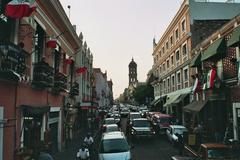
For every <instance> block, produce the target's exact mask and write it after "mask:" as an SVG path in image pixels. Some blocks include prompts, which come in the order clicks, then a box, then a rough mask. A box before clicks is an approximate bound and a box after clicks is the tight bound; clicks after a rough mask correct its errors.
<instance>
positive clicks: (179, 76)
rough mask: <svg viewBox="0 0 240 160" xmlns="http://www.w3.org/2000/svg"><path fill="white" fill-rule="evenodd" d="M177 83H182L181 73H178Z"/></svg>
mask: <svg viewBox="0 0 240 160" xmlns="http://www.w3.org/2000/svg"><path fill="white" fill-rule="evenodd" d="M177 83H181V73H180V72H178V73H177Z"/></svg>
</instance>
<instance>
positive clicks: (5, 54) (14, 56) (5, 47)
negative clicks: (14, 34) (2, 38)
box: [0, 42, 28, 81]
mask: <svg viewBox="0 0 240 160" xmlns="http://www.w3.org/2000/svg"><path fill="white" fill-rule="evenodd" d="M27 55H28V54H27V52H26V51H24V50H23V49H22V48H21V47H20V46H18V45H15V44H14V43H11V42H0V75H1V76H0V78H1V79H5V80H10V81H18V80H19V78H20V76H22V75H24V74H25V70H26V62H25V60H26V58H27Z"/></svg>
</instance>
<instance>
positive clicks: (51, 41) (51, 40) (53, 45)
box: [47, 39, 57, 48]
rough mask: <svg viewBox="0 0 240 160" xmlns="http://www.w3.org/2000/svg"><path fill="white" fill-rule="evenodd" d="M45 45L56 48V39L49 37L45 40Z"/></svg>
mask: <svg viewBox="0 0 240 160" xmlns="http://www.w3.org/2000/svg"><path fill="white" fill-rule="evenodd" d="M47 47H48V48H56V47H57V40H56V39H50V40H48V41H47Z"/></svg>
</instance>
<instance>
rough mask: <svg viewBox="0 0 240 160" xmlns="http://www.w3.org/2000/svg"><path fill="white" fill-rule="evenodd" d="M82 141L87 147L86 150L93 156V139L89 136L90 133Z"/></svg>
mask: <svg viewBox="0 0 240 160" xmlns="http://www.w3.org/2000/svg"><path fill="white" fill-rule="evenodd" d="M83 141H84V143H85V144H86V145H87V148H88V150H89V152H90V153H91V155H92V154H93V143H94V140H93V137H92V136H91V133H88V134H87V136H86V137H85V138H84V140H83Z"/></svg>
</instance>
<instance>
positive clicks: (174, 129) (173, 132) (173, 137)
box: [166, 125, 188, 145]
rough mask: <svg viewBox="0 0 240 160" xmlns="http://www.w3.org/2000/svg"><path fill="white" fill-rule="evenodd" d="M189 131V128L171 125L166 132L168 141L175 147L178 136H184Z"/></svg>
mask: <svg viewBox="0 0 240 160" xmlns="http://www.w3.org/2000/svg"><path fill="white" fill-rule="evenodd" d="M187 131H188V130H187V128H186V127H184V126H182V125H170V126H169V128H168V129H167V130H166V135H167V138H168V140H169V141H170V142H171V143H172V144H173V145H174V144H176V143H177V141H178V137H177V134H180V135H181V136H183V133H184V132H187Z"/></svg>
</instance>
